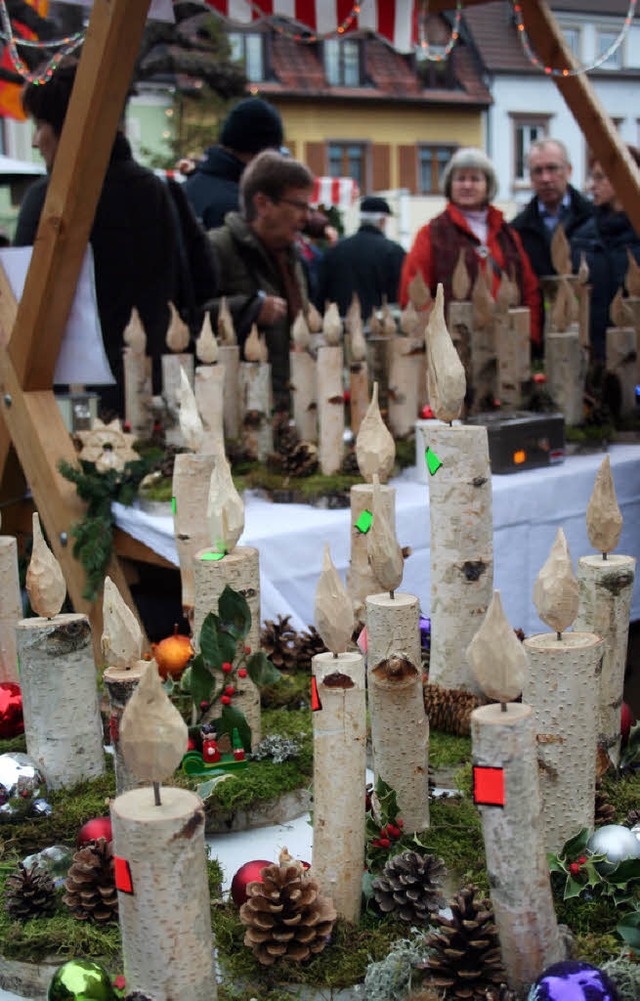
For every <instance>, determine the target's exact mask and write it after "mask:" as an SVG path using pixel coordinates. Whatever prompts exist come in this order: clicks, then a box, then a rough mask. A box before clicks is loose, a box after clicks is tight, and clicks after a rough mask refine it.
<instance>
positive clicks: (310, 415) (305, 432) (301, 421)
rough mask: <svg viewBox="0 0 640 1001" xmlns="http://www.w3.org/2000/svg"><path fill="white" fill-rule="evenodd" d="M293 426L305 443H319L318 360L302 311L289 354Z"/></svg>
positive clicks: (292, 337) (296, 319)
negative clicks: (314, 353) (313, 350)
mask: <svg viewBox="0 0 640 1001" xmlns="http://www.w3.org/2000/svg"><path fill="white" fill-rule="evenodd" d="M289 372H290V376H291V400H292V404H293V423H294V424H295V427H296V430H297V432H298V435H299V437H300V438H301V439H302V441H314V442H315V441H317V440H318V407H317V401H316V360H315V358H314V356H313V352H312V339H311V331H310V330H309V324H308V322H307V319H306V317H305V315H304V313H303V311H302V310H300V311H299V313H298V315H297V316H296V318H295V320H294V321H293V325H292V327H291V350H290V352H289Z"/></svg>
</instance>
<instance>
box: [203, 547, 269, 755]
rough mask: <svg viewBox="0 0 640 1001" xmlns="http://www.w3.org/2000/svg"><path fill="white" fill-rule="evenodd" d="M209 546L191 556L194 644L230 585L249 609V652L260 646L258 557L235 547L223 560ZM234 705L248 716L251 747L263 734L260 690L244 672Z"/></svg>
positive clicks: (247, 638) (254, 550) (247, 550)
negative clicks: (215, 558)
mask: <svg viewBox="0 0 640 1001" xmlns="http://www.w3.org/2000/svg"><path fill="white" fill-rule="evenodd" d="M211 553H212V550H211V549H201V550H200V551H199V552H197V553H196V555H195V556H194V558H193V579H194V587H195V605H194V610H193V646H194V649H195V650H196V651H197V650H199V649H200V630H201V629H202V623H203V622H204V620H205V618H206V616H207V615H208V614H209V612H214V613H216V614H217V612H218V599H219V598H220V595H221V594H222V592H223V591H224V589H225V587H226V586H227V585H229V587H230V588H232V589H233V590H234V591H239V592H240V594H242V595H244V597H245V598H246V600H247V604H248V605H249V611H250V612H251V626H250V627H249V632H248V633H247V636H246V644H247V646H250V647H251V650H252V651H254V652H255V651H257V650H259V649H260V557H259V553H258V550H257V549H255V548H254V547H253V546H234V548H233V549H232V550H231V552H229V553H227V554H226V555H225V557H224V558H223V559H221V560H220V559H218V560H212V559H209V558H207V557H208V555H210V554H211ZM233 704H234V706H235V707H236V708H237V709H239V710H240V711H241V712H243V713H244V715H245V716H246V718H247V723H248V724H249V726H250V727H251V746H252V747H254V748H255V747H257V745H258V744H259V743H260V739H261V735H262V724H261V716H260V691H259V689H258V687H257V685H255V684H254V682H253V681H252V680H251V678H250V677H249V676H248V675H247V677H246V678H243V679H242V691H241V692H238V693H237V694H236V695H234V697H233Z"/></svg>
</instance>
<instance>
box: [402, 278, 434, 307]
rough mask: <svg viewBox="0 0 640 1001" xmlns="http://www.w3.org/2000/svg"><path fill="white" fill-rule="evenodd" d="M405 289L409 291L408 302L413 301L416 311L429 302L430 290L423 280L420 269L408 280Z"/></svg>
mask: <svg viewBox="0 0 640 1001" xmlns="http://www.w3.org/2000/svg"><path fill="white" fill-rule="evenodd" d="M407 291H408V293H409V302H412V303H413V305H414V306H415V308H416V311H417V312H418V313H419V312H420V310H422V309H426V308H427V306H429V305H430V304H431V292H430V291H429V286H428V285H427V283H426V282H425V280H424V275H423V274H422V271H416V273H415V275H414V276H413V278H412V279H411V281H410V282H409V285H408V289H407Z"/></svg>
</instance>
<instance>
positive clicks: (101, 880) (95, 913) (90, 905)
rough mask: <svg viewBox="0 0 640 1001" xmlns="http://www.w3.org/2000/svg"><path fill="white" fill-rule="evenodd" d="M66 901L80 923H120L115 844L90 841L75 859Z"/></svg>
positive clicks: (70, 872)
mask: <svg viewBox="0 0 640 1001" xmlns="http://www.w3.org/2000/svg"><path fill="white" fill-rule="evenodd" d="M64 886H65V890H66V891H67V892H66V893H65V895H64V897H63V898H62V899H63V901H64V903H65V904H66V905H67V907H68V908H69V910H70V911H71V912H72V914H73V916H74V917H75V918H78V920H79V921H86V920H87V919H91V920H92V921H99V922H100V923H103V924H104V923H106V922H107V921H116V920H117V918H118V891H117V890H116V885H115V875H114V868H113V844H112V842H111V841H107V840H106V838H98V840H97V841H90V842H89V843H88V844H86V845H84V847H82V848H80V849H79V850H78V851H77V852H76V853H75V855H74V856H73V862H72V863H71V868H70V869H69V872H68V874H67V878H66V880H65V882H64Z"/></svg>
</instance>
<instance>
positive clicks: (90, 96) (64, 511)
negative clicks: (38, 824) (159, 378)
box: [0, 0, 150, 643]
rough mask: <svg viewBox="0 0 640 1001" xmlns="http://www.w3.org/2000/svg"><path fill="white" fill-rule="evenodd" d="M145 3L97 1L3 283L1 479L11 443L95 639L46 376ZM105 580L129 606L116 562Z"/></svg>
mask: <svg viewBox="0 0 640 1001" xmlns="http://www.w3.org/2000/svg"><path fill="white" fill-rule="evenodd" d="M149 2H150V0H94V3H93V9H92V12H91V19H90V22H89V26H88V29H87V35H86V40H85V43H84V46H83V50H82V56H81V58H80V64H79V67H78V73H77V77H76V83H75V86H74V89H73V94H72V96H71V101H70V104H69V110H68V113H67V117H66V120H65V124H64V128H63V131H62V135H61V137H60V144H59V147H58V151H57V154H56V159H55V165H54V167H53V171H52V174H51V179H50V182H49V187H48V191H47V198H46V201H45V204H44V208H43V211H42V216H41V219H40V225H39V228H38V232H37V235H36V240H35V245H34V248H33V256H32V259H31V265H30V268H29V272H28V274H27V278H26V281H25V287H24V293H23V295H22V299H21V301H20V304H19V305H18V306H16V303H15V300H14V298H13V295H12V294H11V291H10V289H9V287H8V284H7V282H6V279H5V278H4V276H2V278H1V279H0V330H1V337H0V339H1V341H2V345H1V346H0V413H1V414H2V418H3V425H0V428H1V432H2V433H1V434H0V473H1V472H2V471H3V470H4V466H5V462H6V459H7V455H8V451H9V446H10V444H11V443H13V446H14V448H15V450H16V453H17V456H18V459H19V461H20V465H21V466H22V469H23V471H24V474H25V476H26V479H27V482H28V484H29V487H30V488H31V492H32V495H33V499H34V502H35V506H36V508H37V510H38V513H39V515H40V519H41V521H42V523H43V524H44V527H45V529H46V532H47V535H48V538H49V542H50V544H51V546H52V549H53V551H54V553H55V555H56V557H57V559H58V560H59V561H60V564H61V566H62V569H63V572H64V575H65V579H66V582H67V587H68V590H69V596H70V598H71V600H72V602H73V605H74V607H75V609H76V610H77V611H83V612H86V613H87V614H88V615H89V617H90V619H91V622H92V626H93V634H94V643H95V642H96V637H97V638H98V639H99V635H100V633H101V613H102V607H101V602H100V601H98V602H95V603H94V604H93V605H90V604H89V603H88V602H87V601H86V600H85V599H84V598H83V597H82V591H83V588H84V571H83V568H82V566H81V565H80V564H79V563H78V562H77V560H75V558H74V557H73V555H72V551H71V550H72V538H71V531H70V530H71V525H72V524H73V522H74V521H77V520H78V519H79V518H80V517H81V516H82V513H83V506H82V504H81V503H80V501H79V500H78V498H77V495H76V492H75V487H74V486H73V485H72V484H71V483H69V482H68V481H67V480H65V479H64V477H62V476H61V475H60V473H59V472H58V468H57V466H58V463H59V462H60V460H61V459H66V460H67V461H69V462H75V461H76V456H75V452H74V449H73V446H72V443H71V439H70V436H69V433H68V431H67V429H66V427H65V425H64V422H63V420H62V417H61V415H60V411H59V409H58V404H57V403H56V400H55V397H54V394H53V389H52V387H53V373H54V369H55V364H56V361H57V358H58V353H59V350H60V344H61V342H62V336H63V333H64V328H65V325H66V322H67V318H68V315H69V311H70V308H71V303H72V300H73V296H74V294H75V289H76V284H77V280H78V275H79V273H80V267H81V264H82V258H83V256H84V252H85V249H86V246H87V243H88V240H89V234H90V231H91V226H92V224H93V218H94V215H95V209H96V205H97V202H98V197H99V194H100V190H101V188H102V183H103V180H104V175H105V172H106V169H107V164H108V162H109V156H110V153H111V148H112V145H113V140H114V137H115V133H116V129H117V126H118V122H119V120H120V117H121V114H122V111H123V108H124V103H125V98H126V94H127V90H128V87H129V84H130V81H131V77H132V73H133V67H134V63H135V58H136V55H137V53H138V50H139V47H140V40H141V37H142V32H143V29H144V25H145V20H146V16H147V11H148V8H149ZM109 574H110V575H111V576H112V577H113V579H114V581H115V583H116V584H117V585H118V587H119V588H120V590H121V592H122V593H123V595H124V596H125V598H126V599H128V600H129V602H130V600H131V599H130V595H129V590H128V587H127V585H126V583H125V580H124V576H123V574H122V570H121V568H120V567H119V565H118V562H117V560H116V559H115V558H114V559H112V562H111V565H110V568H109Z"/></svg>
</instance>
